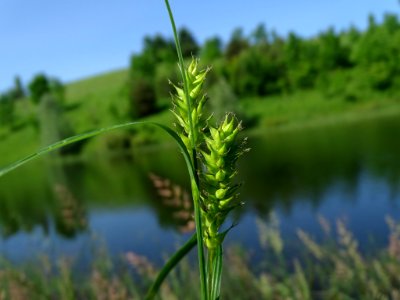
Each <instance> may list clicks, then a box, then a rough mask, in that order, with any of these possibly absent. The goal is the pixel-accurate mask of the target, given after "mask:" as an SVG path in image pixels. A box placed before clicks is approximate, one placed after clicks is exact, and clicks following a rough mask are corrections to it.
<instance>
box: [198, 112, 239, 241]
mask: <svg viewBox="0 0 400 300" xmlns="http://www.w3.org/2000/svg"><path fill="white" fill-rule="evenodd" d="M240 130H241V124H240V123H238V122H237V121H236V119H235V118H234V117H233V116H232V115H230V114H228V115H226V116H225V119H224V121H223V122H222V123H221V124H220V125H219V126H218V127H216V128H214V127H210V132H209V136H205V137H204V140H205V147H206V150H204V151H202V152H201V154H202V161H203V164H204V168H203V173H202V176H201V177H202V178H201V179H202V184H203V190H202V195H201V199H202V209H203V220H204V222H203V226H204V228H203V230H204V239H205V244H206V246H207V247H208V248H214V247H217V246H218V245H220V243H221V242H222V240H223V238H224V236H225V233H226V232H222V233H220V232H219V229H220V227H221V225H222V224H223V222H224V221H225V219H226V215H227V214H228V212H229V211H230V210H232V209H233V208H234V207H236V206H238V205H239V204H240V203H238V200H237V199H238V197H237V193H236V192H237V188H238V187H239V185H238V184H233V182H232V181H233V178H234V177H235V175H236V174H237V171H236V161H237V159H238V158H239V157H240V156H241V155H242V154H243V153H244V152H245V151H246V150H244V148H243V145H244V143H242V144H238V143H237V141H236V139H237V135H238V133H239V131H240Z"/></svg>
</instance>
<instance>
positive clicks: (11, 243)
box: [0, 116, 400, 265]
mask: <svg viewBox="0 0 400 300" xmlns="http://www.w3.org/2000/svg"><path fill="white" fill-rule="evenodd" d="M399 133H400V118H399V116H386V117H380V118H375V119H368V120H364V121H360V122H356V123H355V122H344V123H342V124H331V125H324V126H318V127H305V128H298V129H290V130H289V129H287V130H284V129H277V130H268V131H267V132H266V133H265V134H258V135H252V136H250V137H249V146H250V147H251V149H252V150H251V152H250V153H248V155H247V156H246V157H244V158H242V160H241V161H240V163H239V165H240V166H239V167H240V172H239V176H238V180H239V181H243V182H244V185H243V187H242V189H241V198H242V200H243V201H244V203H245V205H244V206H243V207H242V208H240V209H238V210H236V211H234V212H233V214H232V216H231V219H230V220H229V221H228V223H227V226H229V225H231V224H233V223H234V224H236V226H235V227H234V228H233V229H232V230H231V232H230V233H229V234H228V236H227V243H228V244H240V245H244V246H245V247H246V249H248V250H249V251H250V253H251V255H252V259H253V261H257V258H258V257H260V256H261V255H263V251H265V250H262V247H260V243H259V234H258V224H259V223H260V221H261V222H264V223H266V224H267V225H268V224H271V222H273V223H274V224H275V223H276V222H277V221H278V222H279V228H280V230H281V234H282V238H283V240H284V242H285V245H286V251H287V253H288V255H290V253H294V252H295V251H296V247H297V246H298V244H299V240H298V238H297V236H296V230H297V229H298V228H301V229H304V230H305V231H307V232H309V233H310V234H311V235H312V236H313V237H315V238H316V239H320V238H322V236H323V230H322V228H321V225H320V222H319V220H320V219H321V217H323V218H324V219H326V220H327V221H329V222H330V224H331V226H332V229H334V228H335V222H336V221H337V220H343V222H345V224H346V225H347V227H348V228H349V229H350V230H351V231H352V232H353V234H354V235H355V237H356V238H357V240H358V241H359V246H360V248H361V250H362V251H364V252H370V251H373V250H374V249H376V248H379V247H380V246H382V245H385V244H386V243H387V239H388V227H387V224H386V222H385V217H386V216H391V217H392V218H394V219H396V220H400V157H399V154H400V134H399ZM188 190H189V183H188V179H187V172H186V169H185V165H184V163H183V159H182V158H181V155H180V153H179V151H178V150H177V148H175V147H174V146H173V145H172V144H171V145H169V144H167V145H162V146H155V147H147V148H143V149H142V148H141V149H135V150H133V151H132V152H131V153H128V154H125V155H119V156H113V157H107V158H105V157H91V158H88V159H84V160H69V161H59V160H57V159H41V160H38V161H35V162H33V163H30V164H28V165H26V166H24V167H22V168H20V169H18V170H16V171H14V172H12V173H10V174H8V175H6V176H5V177H4V178H1V179H0V253H1V254H2V255H3V257H6V258H7V259H9V260H11V261H12V262H16V263H19V262H25V261H32V260H33V261H34V260H35V259H37V258H38V257H39V256H40V255H43V254H45V255H48V256H49V257H51V258H52V259H57V258H59V257H61V256H66V255H67V256H73V257H76V258H77V260H78V261H80V262H81V263H82V265H85V263H87V262H90V260H91V258H92V256H93V253H96V252H97V251H100V250H99V249H104V248H106V249H107V251H108V253H109V254H110V255H111V256H112V257H119V256H121V255H123V254H124V253H126V252H130V251H132V252H135V253H138V254H141V255H145V256H147V257H148V258H149V259H150V260H152V261H154V262H156V263H158V264H161V262H162V261H163V259H164V258H165V256H166V255H167V254H169V253H171V252H172V251H173V250H174V249H176V247H177V246H178V245H179V244H182V243H183V242H184V241H185V240H186V239H187V238H188V237H189V236H190V235H191V232H192V231H191V230H192V229H193V228H192V221H191V214H190V208H191V204H190V201H189V200H188V199H189V196H188V194H187V191H188Z"/></svg>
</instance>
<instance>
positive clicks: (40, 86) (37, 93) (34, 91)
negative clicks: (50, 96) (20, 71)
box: [28, 74, 50, 103]
mask: <svg viewBox="0 0 400 300" xmlns="http://www.w3.org/2000/svg"><path fill="white" fill-rule="evenodd" d="M28 88H29V93H30V96H31V99H32V101H33V102H34V103H39V102H40V100H41V98H42V97H43V96H44V95H45V94H47V93H48V92H49V91H50V87H49V80H48V78H47V77H46V75H44V74H38V75H36V76H35V77H34V78H33V79H32V81H31V82H30V83H29V85H28Z"/></svg>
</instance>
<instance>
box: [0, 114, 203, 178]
mask: <svg viewBox="0 0 400 300" xmlns="http://www.w3.org/2000/svg"><path fill="white" fill-rule="evenodd" d="M145 124H148V125H153V126H156V127H159V128H161V129H162V130H164V131H165V132H166V133H168V134H169V135H170V136H171V137H172V138H173V139H174V140H175V142H176V143H177V144H178V146H179V148H180V150H181V151H182V154H183V156H184V159H185V162H186V165H187V168H188V171H189V175H190V177H191V178H192V179H194V178H195V173H194V168H193V165H192V163H191V160H190V156H189V153H188V151H187V149H186V147H185V144H184V143H183V141H182V139H181V138H180V137H179V136H178V134H177V133H176V132H175V131H173V130H172V129H171V128H169V127H167V126H165V125H162V124H159V123H155V122H128V123H122V124H117V125H112V126H108V127H104V128H100V129H96V130H92V131H89V132H86V133H82V134H78V135H75V136H72V137H69V138H66V139H64V140H61V141H58V142H56V143H54V144H51V145H49V146H47V147H44V148H42V149H40V150H39V151H37V152H35V153H32V154H30V155H28V156H26V157H24V158H22V159H20V160H17V161H15V162H13V163H11V164H10V165H8V166H6V167H4V168H2V169H0V177H2V176H4V175H5V174H7V173H9V172H11V171H13V170H15V169H17V168H18V167H20V166H22V165H24V164H26V163H28V162H30V161H32V160H35V159H37V158H39V157H41V156H43V155H45V154H47V153H50V152H52V151H55V150H57V149H60V148H62V147H65V146H68V145H71V144H73V143H76V142H79V141H82V140H85V139H88V138H91V137H95V136H97V135H100V134H103V133H106V132H110V131H113V130H116V129H126V128H129V127H133V126H136V125H145Z"/></svg>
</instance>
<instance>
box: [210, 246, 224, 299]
mask: <svg viewBox="0 0 400 300" xmlns="http://www.w3.org/2000/svg"><path fill="white" fill-rule="evenodd" d="M221 278H222V245H220V246H218V247H217V248H215V249H212V250H211V249H210V250H209V251H208V288H209V299H210V300H218V299H219V298H220V291H221Z"/></svg>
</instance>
